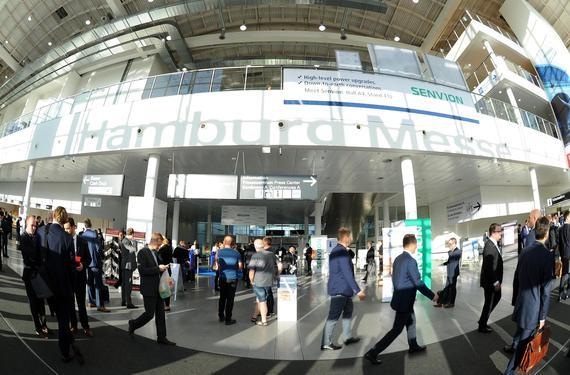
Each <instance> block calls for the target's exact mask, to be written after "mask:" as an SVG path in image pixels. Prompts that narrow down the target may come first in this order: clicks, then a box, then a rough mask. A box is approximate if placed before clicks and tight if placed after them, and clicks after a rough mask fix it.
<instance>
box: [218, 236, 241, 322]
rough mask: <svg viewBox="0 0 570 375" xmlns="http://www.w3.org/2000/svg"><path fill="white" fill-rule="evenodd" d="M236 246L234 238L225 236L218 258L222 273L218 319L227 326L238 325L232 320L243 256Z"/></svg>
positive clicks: (219, 268)
mask: <svg viewBox="0 0 570 375" xmlns="http://www.w3.org/2000/svg"><path fill="white" fill-rule="evenodd" d="M235 244H236V242H235V240H234V238H233V237H232V236H225V237H224V244H223V248H222V249H221V250H220V251H218V254H217V256H216V262H217V263H218V270H219V272H220V301H219V303H218V318H219V319H220V322H224V321H225V322H226V325H227V326H229V325H232V324H236V320H235V319H232V310H233V308H234V297H235V295H236V288H237V271H238V269H241V268H242V263H241V255H240V253H238V252H237V251H236V250H235V249H234V247H235Z"/></svg>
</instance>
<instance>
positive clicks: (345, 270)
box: [321, 228, 366, 350]
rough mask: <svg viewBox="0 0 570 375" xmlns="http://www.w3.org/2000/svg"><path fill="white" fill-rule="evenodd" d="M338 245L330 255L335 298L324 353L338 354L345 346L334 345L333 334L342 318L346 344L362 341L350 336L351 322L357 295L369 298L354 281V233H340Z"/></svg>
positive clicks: (331, 292)
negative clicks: (352, 254) (351, 249)
mask: <svg viewBox="0 0 570 375" xmlns="http://www.w3.org/2000/svg"><path fill="white" fill-rule="evenodd" d="M337 239H338V245H336V246H335V248H334V249H332V251H331V252H330V254H329V282H328V286H327V289H328V295H329V296H331V304H330V308H329V315H328V317H327V321H326V322H325V328H324V330H323V337H322V340H321V350H338V349H340V348H342V346H339V345H336V344H334V343H333V342H332V334H333V331H334V327H335V326H336V322H337V321H338V319H339V318H340V315H341V314H342V331H343V335H344V344H345V345H350V344H354V343H357V342H359V341H360V338H359V337H352V335H351V334H350V321H351V319H352V311H353V304H352V297H353V296H354V295H355V294H356V295H357V296H358V298H359V299H360V300H363V299H364V298H366V294H365V293H364V291H363V290H360V288H359V287H358V284H357V283H356V280H355V279H354V269H353V268H352V259H351V258H350V255H349V254H348V247H349V246H350V244H351V243H352V233H351V232H350V230H349V229H347V228H340V229H339V230H338V235H337Z"/></svg>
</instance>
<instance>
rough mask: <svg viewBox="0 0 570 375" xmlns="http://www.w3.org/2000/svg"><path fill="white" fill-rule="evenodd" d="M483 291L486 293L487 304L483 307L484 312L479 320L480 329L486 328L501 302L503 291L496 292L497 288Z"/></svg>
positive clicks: (486, 288) (488, 288)
mask: <svg viewBox="0 0 570 375" xmlns="http://www.w3.org/2000/svg"><path fill="white" fill-rule="evenodd" d="M483 291H484V293H485V303H484V305H483V311H481V317H480V318H479V327H486V326H487V322H488V321H489V317H490V316H491V313H492V312H493V310H494V309H495V307H496V306H497V304H498V303H499V301H500V300H501V289H499V290H495V287H493V286H491V287H484V288H483Z"/></svg>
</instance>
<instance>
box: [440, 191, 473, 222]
mask: <svg viewBox="0 0 570 375" xmlns="http://www.w3.org/2000/svg"><path fill="white" fill-rule="evenodd" d="M480 209H481V195H480V194H477V195H473V196H470V197H467V198H464V199H461V200H458V201H454V202H451V203H448V204H447V222H448V223H451V224H453V223H457V222H459V221H461V220H465V219H469V218H471V217H472V216H473V215H475V214H476V213H477V212H479V210H480Z"/></svg>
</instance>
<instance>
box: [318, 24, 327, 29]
mask: <svg viewBox="0 0 570 375" xmlns="http://www.w3.org/2000/svg"><path fill="white" fill-rule="evenodd" d="M326 29H327V27H326V26H325V25H323V24H322V23H321V24H320V25H319V31H325V30H326Z"/></svg>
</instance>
